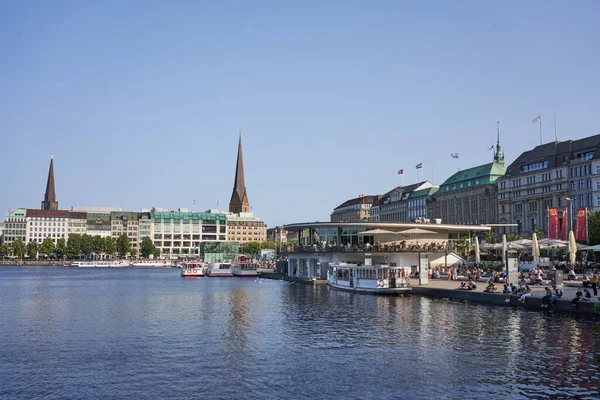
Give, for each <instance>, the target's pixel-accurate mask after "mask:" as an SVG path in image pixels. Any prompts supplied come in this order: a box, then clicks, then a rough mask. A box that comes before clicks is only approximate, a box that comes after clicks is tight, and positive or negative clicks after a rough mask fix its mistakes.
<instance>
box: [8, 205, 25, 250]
mask: <svg viewBox="0 0 600 400" xmlns="http://www.w3.org/2000/svg"><path fill="white" fill-rule="evenodd" d="M9 211H10V210H9ZM26 236H27V209H25V208H18V209H16V210H14V211H12V212H9V213H8V217H6V221H4V243H6V244H8V245H11V244H12V242H14V241H15V240H17V239H21V240H22V241H23V242H25V238H26Z"/></svg>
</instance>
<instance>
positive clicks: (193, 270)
mask: <svg viewBox="0 0 600 400" xmlns="http://www.w3.org/2000/svg"><path fill="white" fill-rule="evenodd" d="M205 270H206V265H205V264H204V263H203V262H202V261H186V262H184V263H182V264H181V277H182V278H200V277H202V276H204V275H205Z"/></svg>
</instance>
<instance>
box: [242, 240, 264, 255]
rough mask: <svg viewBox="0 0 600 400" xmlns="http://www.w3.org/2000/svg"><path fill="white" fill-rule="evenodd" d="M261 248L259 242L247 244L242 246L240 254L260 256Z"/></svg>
mask: <svg viewBox="0 0 600 400" xmlns="http://www.w3.org/2000/svg"><path fill="white" fill-rule="evenodd" d="M260 248H261V247H260V243H259V242H246V243H242V245H241V246H240V252H241V253H244V254H248V255H253V254H258V253H259V251H260Z"/></svg>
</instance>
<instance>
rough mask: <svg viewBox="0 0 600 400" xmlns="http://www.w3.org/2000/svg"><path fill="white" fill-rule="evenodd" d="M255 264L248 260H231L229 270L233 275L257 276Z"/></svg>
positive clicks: (243, 276)
mask: <svg viewBox="0 0 600 400" xmlns="http://www.w3.org/2000/svg"><path fill="white" fill-rule="evenodd" d="M257 267H258V265H257V264H253V263H252V262H250V261H248V260H236V261H232V262H231V271H232V272H233V276H238V277H242V278H255V277H257V276H258V271H257Z"/></svg>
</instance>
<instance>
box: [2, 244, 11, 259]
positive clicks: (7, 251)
mask: <svg viewBox="0 0 600 400" xmlns="http://www.w3.org/2000/svg"><path fill="white" fill-rule="evenodd" d="M9 255H10V247H8V244H7V243H2V246H0V257H2V259H3V260H4V259H5V258H6V257H8V256H9Z"/></svg>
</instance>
